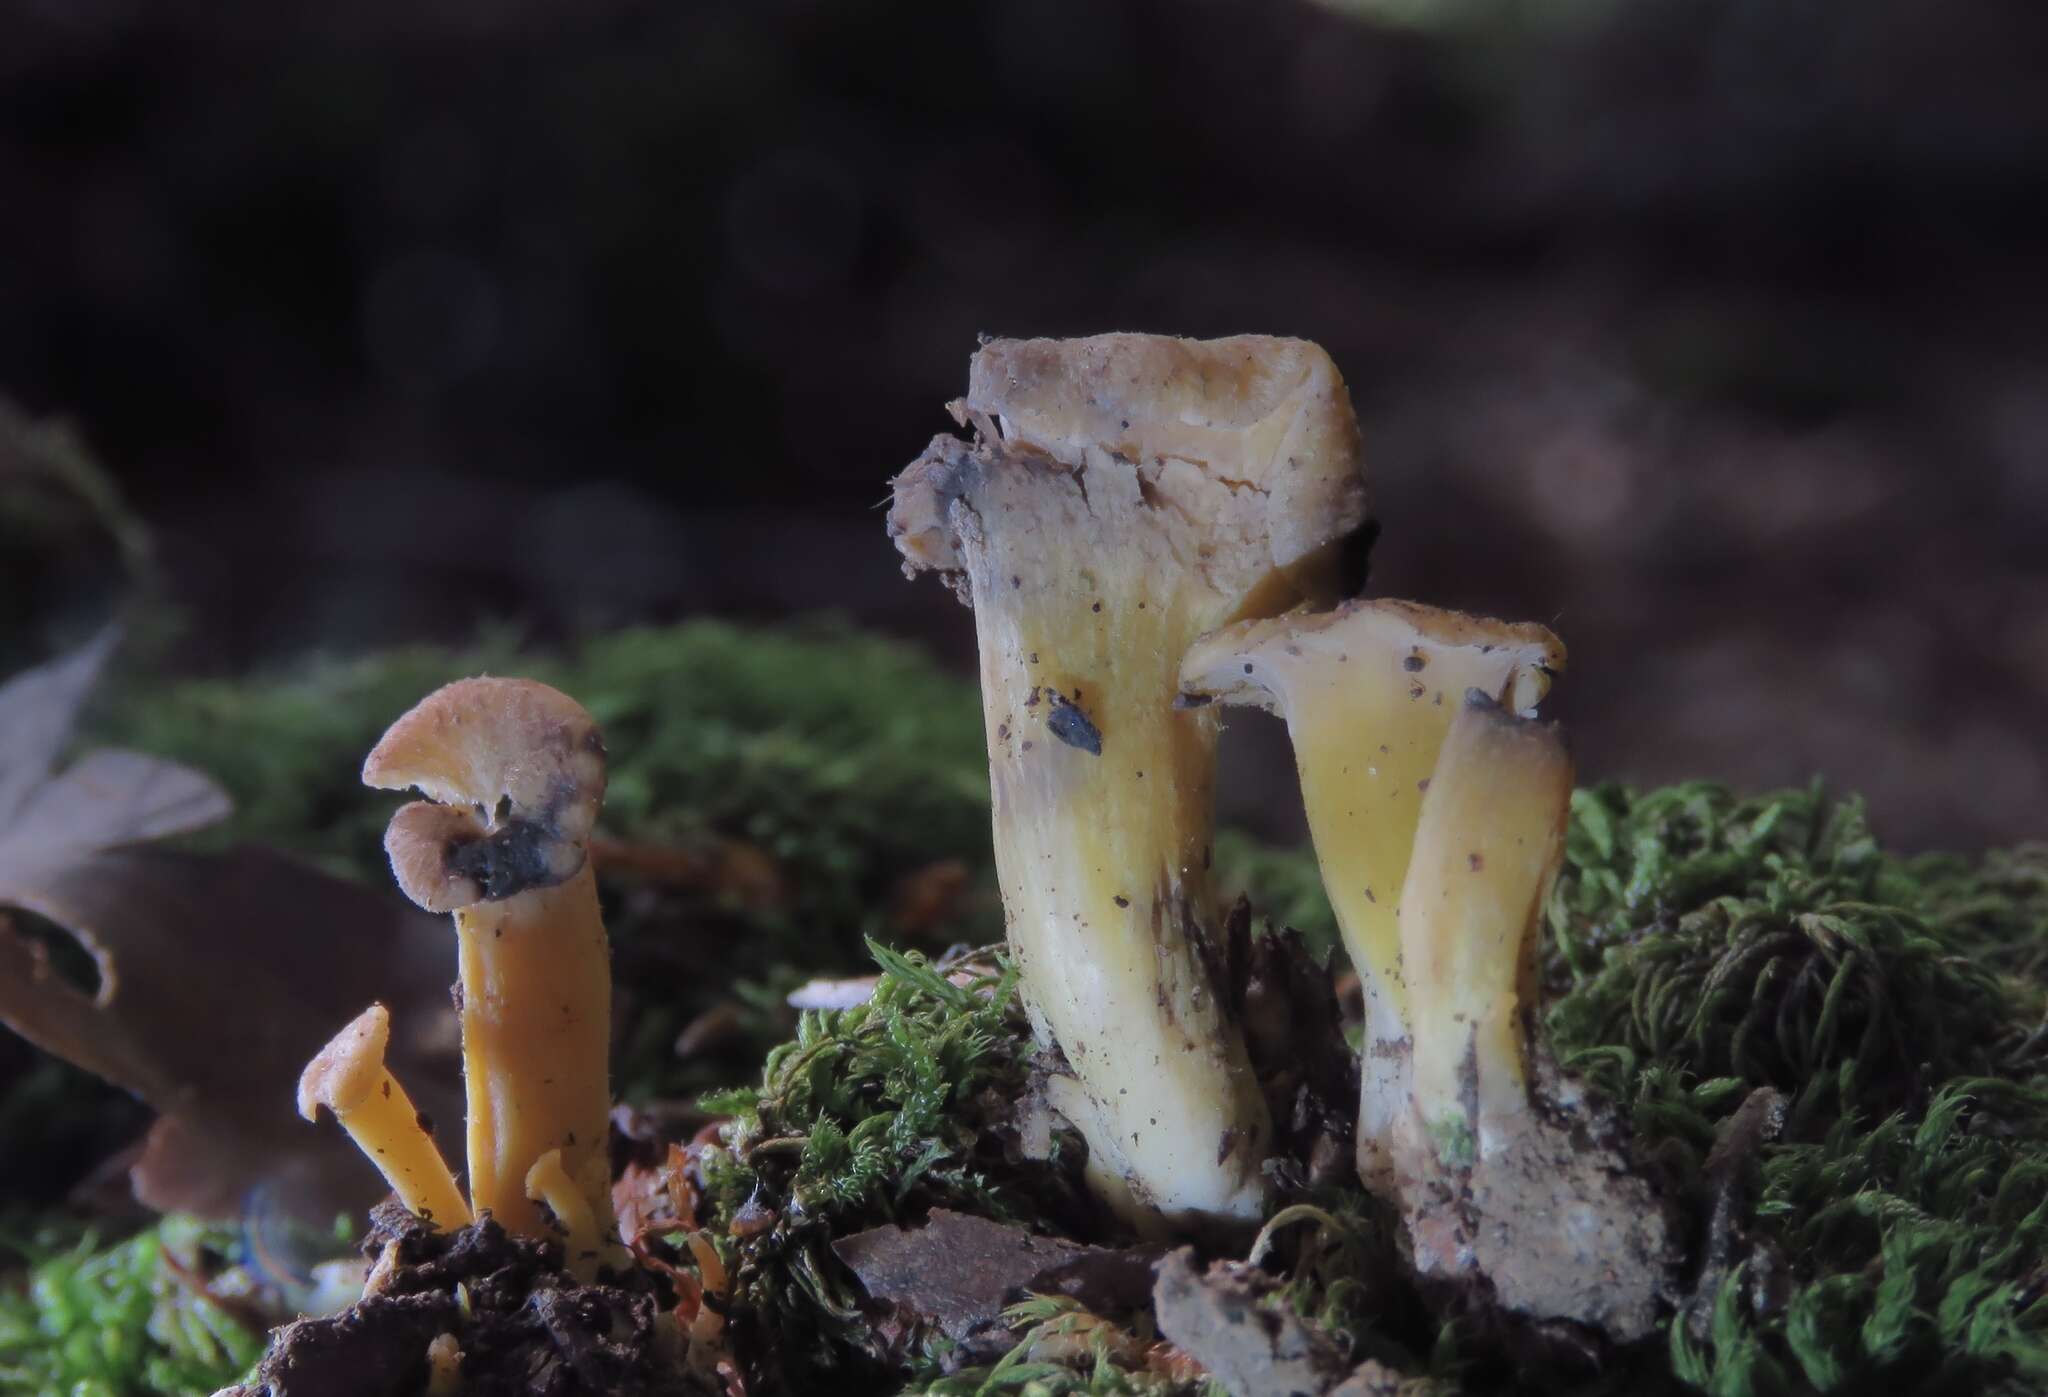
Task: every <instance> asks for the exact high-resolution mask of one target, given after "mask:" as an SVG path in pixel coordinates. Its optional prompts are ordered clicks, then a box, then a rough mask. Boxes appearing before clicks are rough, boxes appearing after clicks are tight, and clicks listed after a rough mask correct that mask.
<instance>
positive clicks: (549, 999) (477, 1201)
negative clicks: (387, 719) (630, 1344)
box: [363, 678, 613, 1238]
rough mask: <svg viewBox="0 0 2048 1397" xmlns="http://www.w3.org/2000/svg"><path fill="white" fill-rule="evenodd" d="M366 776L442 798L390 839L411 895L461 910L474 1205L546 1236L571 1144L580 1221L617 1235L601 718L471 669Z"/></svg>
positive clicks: (544, 691) (404, 722) (401, 820)
mask: <svg viewBox="0 0 2048 1397" xmlns="http://www.w3.org/2000/svg"><path fill="white" fill-rule="evenodd" d="M363 780H364V782H365V783H366V784H368V785H371V786H376V787H380V788H383V789H403V788H406V787H416V788H417V789H418V790H419V791H421V792H422V793H423V794H424V795H426V796H427V797H429V800H428V801H416V802H414V803H413V804H411V805H407V806H405V807H404V808H402V809H401V810H399V811H398V813H397V814H396V815H395V816H393V817H392V821H391V826H390V828H389V830H388V831H387V832H386V834H385V838H384V847H385V850H386V852H387V853H388V854H389V855H390V856H391V867H392V871H393V873H394V874H395V875H396V877H397V879H398V884H399V886H400V887H401V888H402V889H403V890H404V891H405V894H406V896H408V897H410V898H411V899H412V900H413V901H414V902H416V903H418V904H419V905H420V906H421V907H424V908H426V909H427V910H428V911H430V912H453V913H454V914H455V931H456V939H457V942H458V948H459V961H460V981H461V983H460V987H459V988H460V993H461V1019H462V1059H463V1076H464V1085H465V1087H466V1090H467V1096H468V1112H469V1120H468V1127H469V1184H470V1201H471V1203H472V1205H473V1206H474V1208H475V1210H476V1211H477V1212H478V1213H479V1214H481V1213H485V1212H488V1213H490V1214H491V1215H492V1216H493V1217H495V1218H496V1219H497V1220H498V1221H499V1222H500V1223H501V1224H502V1225H504V1226H505V1227H506V1228H508V1229H510V1230H512V1231H515V1232H523V1233H527V1234H530V1235H543V1234H544V1232H545V1230H546V1228H545V1221H544V1219H543V1217H542V1214H541V1210H540V1208H539V1206H538V1205H537V1204H536V1203H535V1201H534V1200H533V1199H532V1198H530V1197H529V1196H528V1190H527V1179H528V1175H529V1174H530V1173H531V1172H532V1171H533V1169H534V1167H535V1165H536V1164H537V1163H538V1162H539V1161H540V1160H541V1159H542V1158H543V1156H546V1155H547V1154H549V1153H550V1152H551V1151H558V1152H559V1155H558V1157H557V1162H556V1168H557V1169H559V1171H560V1172H561V1173H562V1174H563V1175H564V1176H566V1178H567V1179H568V1180H569V1181H570V1182H571V1184H572V1185H573V1187H574V1190H575V1192H576V1193H577V1194H578V1195H580V1197H581V1198H582V1199H583V1200H584V1201H585V1203H586V1205H587V1210H588V1225H587V1227H584V1226H582V1225H581V1224H577V1225H574V1226H572V1227H571V1230H572V1231H576V1230H581V1231H585V1232H587V1233H588V1234H590V1235H591V1236H594V1237H598V1238H605V1237H608V1236H609V1234H610V1233H611V1231H612V1228H613V1219H612V1205H611V1189H610V1182H611V1177H610V1167H609V1161H608V1159H607V1154H606V1145H607V1139H606V1133H607V1129H608V1125H609V1111H610V1105H611V1087H610V1078H609V1067H608V1061H607V1054H608V1049H609V1046H610V1029H611V957H610V950H609V944H608V942H607V940H606V937H605V929H604V921H603V917H602V915H601V913H600V911H599V908H598V901H597V887H596V884H595V882H594V881H593V879H592V875H591V869H590V862H589V858H588V855H587V850H586V846H587V843H588V840H589V838H590V831H591V828H592V826H593V825H594V824H595V823H596V819H597V812H598V807H599V805H600V803H601V802H602V800H603V798H604V784H605V751H604V742H603V739H602V737H601V736H600V734H599V732H598V728H597V724H596V722H595V721H594V720H593V719H592V718H591V716H590V715H589V714H588V713H587V712H585V711H584V710H583V708H582V706H581V705H579V704H577V703H576V702H575V701H574V700H573V699H570V698H569V697H568V696H567V695H565V694H562V693H559V692H557V691H556V690H554V689H551V688H549V687H548V686H547V685H545V684H539V683H535V682H533V681H531V680H525V679H493V678H482V679H464V680H461V681H458V682H457V683H454V684H450V685H448V686H447V687H445V688H443V689H439V690H437V691H436V692H434V693H432V694H430V695H428V696H427V697H426V698H425V699H424V700H422V701H421V702H420V704H419V705H418V706H417V707H415V708H414V709H413V710H412V711H411V712H409V713H407V714H406V715H405V716H404V717H402V718H400V719H399V720H398V721H397V722H396V723H394V724H392V726H391V729H390V730H389V731H388V732H386V733H385V734H384V738H383V740H382V741H380V742H379V743H378V744H377V746H376V749H375V750H374V751H372V752H371V753H370V756H369V759H368V760H367V761H366V762H365V763H364V765H363ZM434 802H438V803H434ZM562 1202H563V1207H557V1208H555V1210H554V1211H555V1212H556V1214H557V1217H558V1220H561V1221H562V1222H563V1223H564V1225H565V1226H571V1225H570V1224H569V1223H568V1220H567V1219H564V1218H561V1214H562V1212H563V1210H564V1208H566V1207H567V1206H568V1205H567V1202H566V1200H562Z"/></svg>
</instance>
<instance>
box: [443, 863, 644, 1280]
mask: <svg viewBox="0 0 2048 1397" xmlns="http://www.w3.org/2000/svg"><path fill="white" fill-rule="evenodd" d="M455 936H456V943H457V945H458V947H459V965H460V967H461V977H462V1015H461V1017H462V1059H463V1085H464V1088H465V1091H466V1092H467V1095H468V1102H469V1122H468V1124H469V1180H470V1182H469V1190H470V1196H471V1198H472V1200H473V1201H474V1202H475V1204H476V1207H477V1210H478V1211H479V1212H483V1211H488V1212H490V1213H491V1215H492V1216H494V1217H496V1218H497V1219H498V1221H499V1222H500V1223H502V1224H503V1225H504V1226H505V1227H507V1228H509V1229H510V1230H512V1231H514V1232H533V1231H535V1230H536V1229H537V1228H538V1227H539V1225H540V1222H541V1219H540V1215H539V1213H538V1211H537V1210H536V1209H535V1208H534V1207H533V1200H532V1198H531V1197H530V1195H529V1193H528V1190H527V1180H528V1177H529V1171H530V1170H531V1169H532V1168H533V1167H534V1164H535V1162H536V1161H537V1160H538V1159H540V1158H541V1156H542V1155H544V1154H547V1153H551V1152H559V1154H560V1163H559V1165H558V1167H559V1169H560V1170H562V1171H563V1172H564V1174H565V1175H566V1176H568V1177H570V1178H573V1179H574V1180H575V1181H576V1185H577V1187H578V1188H579V1189H581V1190H582V1191H583V1193H584V1194H585V1195H586V1196H587V1197H589V1198H591V1199H604V1200H607V1201H608V1200H609V1198H610V1196H611V1194H610V1185H611V1177H610V1174H611V1165H610V1161H609V1158H608V1156H607V1153H606V1144H607V1135H606V1132H607V1131H608V1129H609V1127H610V1107H611V1086H610V1075H609V1073H610V1066H609V1053H610V1048H611V1033H610V1029H611V999H612V978H611V956H610V951H609V942H608V941H607V939H606V936H605V929H604V920H603V917H602V914H601V913H600V911H599V908H598V900H597V884H596V880H595V879H594V877H593V876H592V873H591V870H590V867H589V865H588V864H585V865H584V867H583V868H581V869H579V870H578V871H577V872H576V873H575V875H574V876H572V877H571V878H570V879H569V881H568V882H566V883H562V884H559V885H557V886H555V887H551V888H545V887H544V888H535V889H533V890H531V891H529V892H525V893H522V894H520V895H519V896H517V897H512V898H507V899H506V900H504V901H503V902H480V903H477V904H476V905H475V906H473V907H465V908H463V909H462V910H461V911H459V912H457V913H456V914H455ZM552 1203H553V1200H550V1205H551V1206H552ZM555 1211H556V1215H557V1217H560V1216H561V1209H559V1208H557V1209H556V1210H555ZM606 1216H607V1220H609V1208H608V1207H607V1208H606ZM563 1220H564V1221H566V1219H563ZM572 1255H573V1253H572Z"/></svg>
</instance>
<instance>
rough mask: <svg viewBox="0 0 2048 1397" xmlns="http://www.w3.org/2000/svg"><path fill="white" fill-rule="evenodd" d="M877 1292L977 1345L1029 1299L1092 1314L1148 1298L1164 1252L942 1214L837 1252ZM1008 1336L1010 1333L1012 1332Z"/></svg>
mask: <svg viewBox="0 0 2048 1397" xmlns="http://www.w3.org/2000/svg"><path fill="white" fill-rule="evenodd" d="M832 1251H833V1253H834V1254H835V1255H836V1256H838V1258H839V1259H840V1260H841V1261H843V1262H845V1263H846V1264H847V1266H849V1267H850V1268H852V1270H853V1273H854V1274H855V1275H856V1276H858V1277H860V1282H861V1284H862V1285H863V1286H864V1287H866V1289H867V1292H868V1294H870V1295H872V1296H873V1297H875V1298H876V1299H877V1300H880V1301H884V1302H887V1303H889V1304H893V1305H896V1306H900V1307H902V1308H903V1309H906V1310H908V1311H909V1312H910V1313H911V1314H912V1315H914V1316H915V1317H916V1318H917V1319H918V1320H920V1321H924V1322H928V1323H932V1324H936V1325H937V1326H938V1328H939V1330H940V1331H941V1332H942V1333H944V1334H945V1335H946V1337H947V1338H949V1339H951V1340H953V1341H954V1342H955V1343H957V1344H962V1345H968V1344H970V1343H971V1342H972V1340H973V1338H974V1336H975V1335H976V1334H977V1333H978V1332H980V1331H984V1330H987V1329H990V1328H992V1327H995V1326H998V1325H1000V1324H1001V1322H1002V1313H1003V1307H1004V1306H1005V1305H1006V1304H1007V1303H1009V1302H1011V1301H1014V1300H1016V1299H1018V1298H1020V1295H1021V1293H1022V1292H1024V1291H1031V1292H1033V1293H1035V1294H1058V1295H1065V1296H1067V1297H1069V1298H1071V1299H1073V1300H1075V1301H1077V1302H1079V1303H1080V1304H1082V1305H1085V1306H1087V1307H1088V1308H1089V1309H1091V1310H1130V1309H1136V1308H1139V1307H1141V1306H1142V1305H1143V1304H1144V1303H1145V1300H1146V1298H1147V1294H1148V1292H1149V1289H1150V1283H1151V1278H1152V1265H1153V1262H1154V1260H1155V1259H1156V1258H1157V1256H1158V1251H1157V1249H1156V1248H1150V1247H1125V1248H1119V1249H1111V1248H1107V1247H1093V1246H1087V1245H1084V1244H1082V1243H1078V1242H1069V1241H1064V1240H1062V1239H1060V1238H1057V1237H1040V1236H1034V1235H1033V1234H1032V1233H1031V1232H1029V1231H1028V1230H1026V1229H1025V1228H1022V1227H1018V1226H1015V1225H1014V1224H1004V1223H999V1222H991V1221H989V1220H988V1219H987V1218H978V1217H975V1216H974V1215H973V1214H971V1213H958V1212H954V1211H953V1210H951V1209H949V1208H934V1209H932V1211H931V1213H930V1215H929V1216H928V1217H927V1218H926V1220H925V1222H924V1224H923V1225H922V1226H919V1227H876V1228H871V1229H869V1230H868V1231H866V1232H856V1233H854V1234H853V1235H852V1236H850V1237H843V1238H841V1239H840V1240H838V1241H836V1242H834V1243H833V1244H832ZM1005 1332H1007V1330H1005Z"/></svg>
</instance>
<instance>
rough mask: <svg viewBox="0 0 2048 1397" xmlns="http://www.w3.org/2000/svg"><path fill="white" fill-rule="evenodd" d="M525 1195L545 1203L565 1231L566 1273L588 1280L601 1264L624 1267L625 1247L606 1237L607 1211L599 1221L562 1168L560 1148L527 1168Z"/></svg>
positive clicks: (607, 1227)
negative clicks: (604, 1217) (603, 1218)
mask: <svg viewBox="0 0 2048 1397" xmlns="http://www.w3.org/2000/svg"><path fill="white" fill-rule="evenodd" d="M526 1196H527V1197H528V1198H529V1199H531V1200H532V1201H533V1202H535V1203H545V1204H547V1207H548V1211H549V1212H551V1213H553V1214H554V1215H555V1225H556V1226H558V1227H560V1228H561V1229H562V1231H563V1232H564V1233H566V1234H567V1240H566V1242H565V1244H564V1252H565V1254H566V1256H567V1263H568V1270H569V1274H571V1275H573V1276H575V1277H576V1278H577V1279H578V1280H580V1281H583V1282H586V1283H588V1282H590V1281H594V1280H596V1279H597V1268H598V1267H599V1266H600V1265H609V1266H612V1267H615V1268H619V1269H623V1268H624V1267H625V1266H626V1265H627V1264H628V1257H627V1254H626V1251H625V1249H624V1248H623V1247H620V1246H618V1245H617V1244H616V1243H614V1242H611V1241H610V1240H608V1236H609V1232H610V1228H611V1224H610V1221H609V1217H610V1215H609V1213H607V1214H606V1220H604V1221H600V1220H599V1218H598V1216H597V1214H596V1213H595V1212H594V1211H593V1210H592V1209H591V1206H590V1200H589V1199H588V1198H587V1197H585V1196H584V1193H583V1190H582V1189H580V1188H578V1187H577V1185H576V1181H575V1180H574V1179H572V1178H570V1177H569V1172H568V1170H566V1169H564V1168H563V1167H562V1152H561V1151H560V1150H549V1151H548V1152H547V1153H546V1154H544V1155H542V1156H541V1157H540V1158H539V1159H536V1160H535V1161H534V1162H533V1167H532V1168H531V1169H529V1170H527V1171H526Z"/></svg>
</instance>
